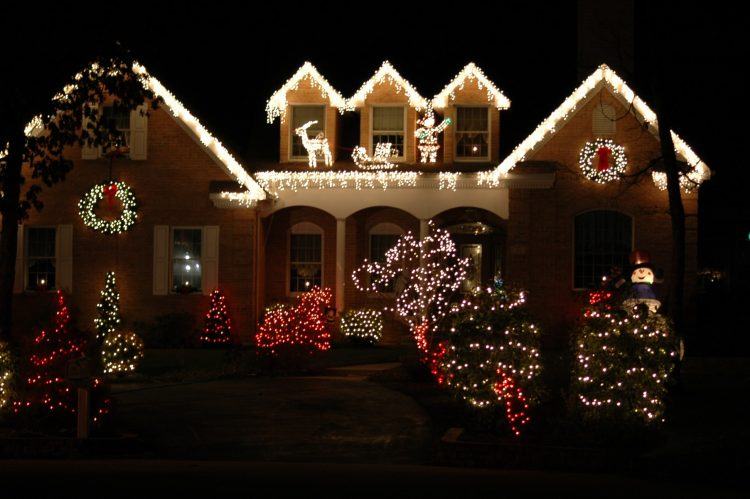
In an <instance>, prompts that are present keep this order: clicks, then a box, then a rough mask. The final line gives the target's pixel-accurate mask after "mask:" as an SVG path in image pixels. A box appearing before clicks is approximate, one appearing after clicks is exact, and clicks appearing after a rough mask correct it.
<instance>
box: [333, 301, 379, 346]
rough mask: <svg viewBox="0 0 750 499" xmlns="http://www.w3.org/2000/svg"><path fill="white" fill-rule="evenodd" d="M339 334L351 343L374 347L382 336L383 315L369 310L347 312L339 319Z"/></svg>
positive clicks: (377, 311) (361, 309)
mask: <svg viewBox="0 0 750 499" xmlns="http://www.w3.org/2000/svg"><path fill="white" fill-rule="evenodd" d="M341 332H342V333H343V334H344V336H345V337H347V338H349V339H351V340H353V341H358V342H363V343H368V344H371V345H374V344H376V343H378V342H379V341H380V339H381V338H382V336H383V313H382V312H381V311H380V310H374V309H371V308H360V309H356V310H349V311H348V312H346V313H345V314H344V315H343V316H342V317H341Z"/></svg>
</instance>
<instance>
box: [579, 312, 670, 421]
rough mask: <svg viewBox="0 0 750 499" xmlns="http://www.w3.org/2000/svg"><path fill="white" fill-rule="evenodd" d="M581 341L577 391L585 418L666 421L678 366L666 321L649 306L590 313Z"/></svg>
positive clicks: (580, 332) (667, 320)
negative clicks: (668, 399) (665, 417)
mask: <svg viewBox="0 0 750 499" xmlns="http://www.w3.org/2000/svg"><path fill="white" fill-rule="evenodd" d="M574 340H575V348H574V350H575V356H576V358H575V364H574V367H573V379H572V389H573V395H574V396H575V398H576V401H577V405H578V408H579V409H580V411H581V413H582V414H583V416H584V418H585V419H588V420H595V421H602V422H610V423H614V424H618V423H633V424H636V425H653V424H655V423H660V422H663V421H664V412H665V409H666V404H665V398H666V395H667V391H668V388H669V385H670V383H671V381H672V372H673V370H674V366H675V363H676V361H677V351H676V340H675V336H674V333H673V331H672V325H671V323H670V321H669V319H667V318H666V317H664V316H663V315H660V314H657V313H651V312H649V310H648V307H647V306H646V305H643V304H641V305H637V306H635V307H626V309H621V308H619V307H612V306H610V305H609V304H607V303H597V304H596V306H594V307H592V308H590V309H589V310H587V311H586V313H585V316H584V321H583V323H582V325H581V327H580V329H579V330H578V332H577V334H576V337H575V338H574Z"/></svg>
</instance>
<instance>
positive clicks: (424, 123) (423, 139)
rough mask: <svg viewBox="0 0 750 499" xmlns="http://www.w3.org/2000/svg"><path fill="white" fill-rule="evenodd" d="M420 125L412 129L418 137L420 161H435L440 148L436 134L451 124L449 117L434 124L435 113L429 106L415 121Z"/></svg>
mask: <svg viewBox="0 0 750 499" xmlns="http://www.w3.org/2000/svg"><path fill="white" fill-rule="evenodd" d="M417 123H418V124H419V125H420V127H419V128H417V129H416V130H415V131H414V135H415V136H416V137H417V138H418V139H419V145H418V146H417V147H419V152H420V161H421V162H422V163H435V162H437V152H438V150H439V149H440V145H439V144H438V134H439V133H440V132H442V131H443V130H445V129H446V128H448V125H450V124H451V119H450V118H445V119H444V120H443V122H442V123H440V124H439V125H438V126H435V113H434V112H433V111H432V108H431V107H428V108H427V111H425V114H424V116H423V117H422V119H421V120H419V121H418V122H417Z"/></svg>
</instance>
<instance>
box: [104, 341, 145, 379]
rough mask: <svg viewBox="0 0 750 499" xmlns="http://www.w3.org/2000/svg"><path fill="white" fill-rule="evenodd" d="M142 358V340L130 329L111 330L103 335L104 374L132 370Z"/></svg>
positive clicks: (123, 372) (122, 372)
mask: <svg viewBox="0 0 750 499" xmlns="http://www.w3.org/2000/svg"><path fill="white" fill-rule="evenodd" d="M142 358H143V340H141V338H140V337H139V336H138V335H137V334H135V333H134V332H132V331H124V332H123V331H112V332H110V333H107V335H106V336H105V337H104V343H103V345H102V365H103V368H104V374H125V373H129V372H133V371H135V370H136V368H137V367H138V364H139V363H140V361H141V359H142Z"/></svg>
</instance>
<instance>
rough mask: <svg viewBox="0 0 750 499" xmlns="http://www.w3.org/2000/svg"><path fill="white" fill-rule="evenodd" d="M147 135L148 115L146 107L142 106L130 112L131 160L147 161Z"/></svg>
mask: <svg viewBox="0 0 750 499" xmlns="http://www.w3.org/2000/svg"><path fill="white" fill-rule="evenodd" d="M141 112H143V114H141ZM147 134H148V115H146V106H145V105H140V106H138V107H137V108H136V109H135V110H134V111H131V112H130V145H129V147H130V159H135V160H145V159H146V149H147V147H146V146H147V143H146V137H147Z"/></svg>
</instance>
